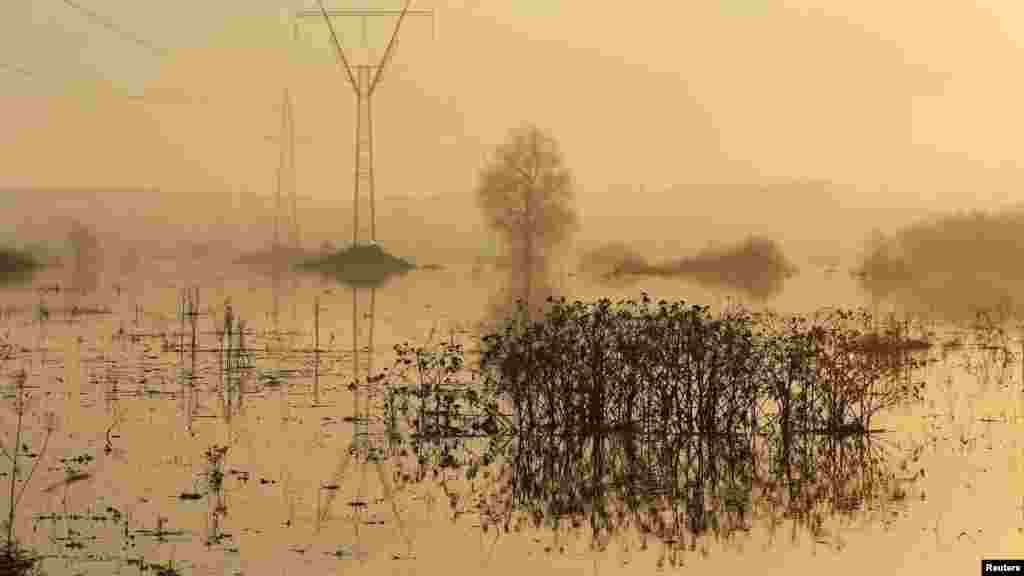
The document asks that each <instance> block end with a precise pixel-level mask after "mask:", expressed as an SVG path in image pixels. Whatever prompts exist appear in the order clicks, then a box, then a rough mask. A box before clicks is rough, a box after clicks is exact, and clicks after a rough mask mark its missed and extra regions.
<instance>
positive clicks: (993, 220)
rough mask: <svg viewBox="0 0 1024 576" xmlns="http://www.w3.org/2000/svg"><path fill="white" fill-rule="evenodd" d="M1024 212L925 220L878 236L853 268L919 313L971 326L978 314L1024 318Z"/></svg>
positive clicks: (878, 292)
mask: <svg viewBox="0 0 1024 576" xmlns="http://www.w3.org/2000/svg"><path fill="white" fill-rule="evenodd" d="M1022 230H1024V209H1021V208H1015V209H1011V210H1003V211H1000V212H994V213H985V212H978V211H974V212H969V213H961V214H949V215H945V216H942V217H939V218H932V219H928V220H923V221H921V222H918V223H915V224H913V225H911V226H908V227H906V228H904V229H902V230H899V231H897V232H896V233H894V234H892V235H889V236H886V235H883V234H881V233H879V232H875V233H874V234H873V235H872V237H871V238H870V240H869V243H868V246H867V250H866V251H865V254H864V256H863V257H862V260H861V263H860V265H859V266H858V267H857V268H856V269H855V270H854V274H855V275H856V276H857V277H858V278H859V282H860V284H861V286H862V287H863V288H864V289H865V290H867V291H868V292H869V293H871V294H872V295H874V296H876V297H880V298H884V297H892V298H894V299H895V301H896V302H897V303H899V304H900V305H902V306H903V307H905V308H907V309H908V310H910V311H913V312H935V313H938V314H939V315H940V316H942V317H943V318H944V319H946V320H952V321H957V322H959V321H971V320H973V319H974V315H975V312H976V311H977V310H978V309H995V308H1006V309H1010V310H1012V312H1013V313H1014V314H1015V315H1017V316H1019V315H1020V314H1022V313H1024V302H1022V301H1021V299H1020V296H1019V295H1020V294H1021V290H1022V289H1024V271H1022V269H1021V268H1020V267H1019V266H1017V264H1016V263H1017V262H1019V261H1020V260H1021V259H1022V258H1024V233H1022Z"/></svg>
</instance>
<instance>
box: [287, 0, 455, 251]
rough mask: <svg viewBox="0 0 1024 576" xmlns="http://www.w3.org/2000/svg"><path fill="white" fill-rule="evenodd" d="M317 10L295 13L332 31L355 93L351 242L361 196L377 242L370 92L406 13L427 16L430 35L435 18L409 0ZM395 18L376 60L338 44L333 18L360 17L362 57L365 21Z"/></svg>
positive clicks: (355, 239)
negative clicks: (397, 6)
mask: <svg viewBox="0 0 1024 576" xmlns="http://www.w3.org/2000/svg"><path fill="white" fill-rule="evenodd" d="M317 4H318V8H317V9H307V10H299V11H297V12H296V13H295V17H296V18H297V19H302V18H323V20H324V21H325V22H326V23H327V27H328V29H329V30H330V32H331V42H332V43H333V45H334V49H335V53H336V55H337V58H338V61H339V62H340V63H341V65H342V68H343V69H344V71H345V75H346V79H347V80H348V83H349V85H350V86H351V87H352V90H353V92H355V95H356V122H355V166H354V183H353V189H352V245H353V246H356V245H358V244H359V205H360V199H361V198H363V197H364V196H368V197H369V206H370V231H369V232H370V244H376V243H377V219H376V216H377V215H376V191H375V180H374V166H373V142H374V141H373V105H372V102H373V95H374V93H375V91H376V90H377V87H378V86H379V85H380V81H381V78H382V77H383V72H384V69H385V68H387V66H388V64H389V63H390V61H391V59H392V57H393V56H394V53H395V46H396V44H397V38H398V32H399V30H401V28H402V23H403V22H404V21H405V19H406V18H407V17H409V16H417V17H422V16H426V17H429V18H430V19H431V24H432V28H431V30H432V35H431V38H433V37H434V36H435V35H436V33H435V30H434V27H436V19H435V15H434V10H433V9H412V7H411V5H412V0H406V1H405V4H404V6H403V7H402V9H401V10H379V9H374V10H368V9H335V10H328V9H326V8H324V5H323V2H322V0H317ZM388 16H391V17H394V16H397V17H398V21H397V23H396V24H395V29H394V31H393V32H392V34H391V37H390V38H389V40H388V43H387V47H386V48H385V49H384V54H383V56H381V57H380V58H379V59H375V58H373V57H366V58H364V59H365V60H366V61H365V62H355V61H353V60H352V59H351V58H349V57H348V56H346V55H345V50H344V49H343V48H342V46H341V39H340V38H339V37H338V34H337V31H336V30H335V28H334V24H333V23H332V21H331V18H332V17H355V18H360V19H361V24H362V47H363V52H364V56H369V54H370V51H369V48H368V46H367V41H366V22H367V20H368V19H369V18H376V17H388Z"/></svg>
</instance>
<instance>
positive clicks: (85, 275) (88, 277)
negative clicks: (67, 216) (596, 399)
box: [68, 221, 102, 293]
mask: <svg viewBox="0 0 1024 576" xmlns="http://www.w3.org/2000/svg"><path fill="white" fill-rule="evenodd" d="M68 243H69V244H70V245H71V259H72V264H71V265H72V269H71V287H72V289H73V290H75V291H78V292H80V293H88V292H92V291H93V290H95V289H96V287H97V286H98V285H99V273H100V265H101V263H102V252H101V249H100V242H99V240H98V239H97V238H96V235H95V234H94V233H93V231H92V230H91V229H89V228H87V227H86V226H84V225H82V224H81V223H79V222H77V221H76V222H72V223H71V232H69V233H68Z"/></svg>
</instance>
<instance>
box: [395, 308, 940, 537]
mask: <svg viewBox="0 0 1024 576" xmlns="http://www.w3.org/2000/svg"><path fill="white" fill-rule="evenodd" d="M548 304H549V306H548V308H547V313H546V315H545V316H544V318H543V319H540V320H538V321H532V322H530V321H526V320H524V316H520V317H519V318H518V319H514V320H513V321H509V322H507V323H506V324H505V326H504V329H503V330H502V331H499V332H497V333H492V334H489V335H487V336H485V337H484V338H483V346H482V356H481V359H480V367H479V373H478V374H477V375H476V376H475V378H476V385H475V386H473V385H471V384H467V383H466V381H465V379H463V378H457V377H454V376H453V374H454V373H456V372H458V371H459V370H460V369H461V367H462V360H461V351H460V350H457V349H444V350H440V351H434V352H431V351H429V350H425V349H416V350H415V351H412V350H411V349H409V350H405V351H404V353H403V350H401V349H400V350H399V352H400V362H399V363H400V364H403V363H404V364H405V365H406V366H411V365H413V364H415V365H416V366H418V367H419V368H420V371H421V373H422V372H423V369H424V368H429V367H431V366H434V367H435V368H437V367H441V368H443V369H442V370H441V373H443V374H444V377H443V378H442V377H435V378H433V379H428V381H429V383H428V384H426V385H421V386H420V387H419V393H416V394H408V393H407V394H404V395H403V394H401V393H398V392H400V391H401V390H410V389H415V387H411V388H410V387H401V386H395V385H393V383H392V384H391V386H392V387H391V389H390V391H391V392H392V394H391V395H390V396H389V398H391V399H393V400H394V401H396V402H397V401H399V400H398V398H402V399H401V400H400V401H401V402H403V403H404V404H403V408H402V411H403V412H404V413H417V414H418V419H416V420H414V421H412V422H411V424H412V427H413V429H415V430H416V432H415V433H414V434H413V437H414V438H415V439H416V443H417V446H416V448H417V450H416V451H417V454H423V453H424V452H425V451H426V450H425V448H424V445H432V446H436V447H439V448H440V451H441V453H442V454H443V455H444V458H442V459H437V460H425V459H423V458H422V457H420V462H419V463H420V465H421V467H422V466H428V467H430V466H433V467H434V474H435V475H436V473H437V470H438V469H443V468H452V467H460V466H462V467H465V468H467V478H472V477H475V475H476V473H477V472H478V471H479V469H480V467H481V466H484V467H486V466H488V465H489V464H491V463H492V462H494V461H495V459H497V458H500V459H501V462H502V464H503V465H504V466H505V469H506V471H507V472H508V473H509V479H508V482H509V485H508V490H505V489H501V488H499V489H497V490H495V491H494V492H492V493H490V494H489V495H488V496H487V498H489V499H490V500H491V504H490V508H489V509H491V510H502V509H503V510H504V512H503V513H502V514H501V515H500V518H495V519H492V521H494V522H497V521H499V520H501V521H503V522H504V523H505V525H506V527H507V526H508V525H509V523H510V522H511V520H512V518H513V517H514V516H516V515H517V514H519V513H523V514H526V515H527V517H529V518H533V520H534V523H535V524H539V523H540V519H542V518H548V519H549V520H550V521H551V522H553V523H554V525H557V524H558V522H559V519H566V520H569V521H570V522H571V523H573V525H578V524H582V523H583V522H584V521H586V522H588V523H589V525H590V528H591V530H592V532H593V536H594V537H595V538H597V537H598V535H599V534H601V533H608V532H612V531H616V530H619V529H624V528H626V527H629V526H634V527H637V528H638V529H640V531H641V532H642V533H646V532H651V531H656V532H659V533H660V534H661V536H662V539H663V540H664V541H666V542H670V541H671V542H681V541H682V538H683V537H684V535H686V534H689V535H690V536H691V545H692V542H693V538H696V537H698V536H699V535H701V534H703V533H705V532H707V531H713V532H715V533H716V534H719V535H728V534H732V533H734V532H738V531H745V530H747V529H748V527H749V522H750V521H751V519H752V518H753V517H754V516H755V515H759V516H761V517H774V515H777V514H783V515H786V516H788V517H792V518H796V519H799V520H800V522H803V523H805V525H807V526H808V527H811V528H813V524H814V522H816V521H817V520H816V519H820V516H821V514H822V513H823V511H822V509H821V504H822V503H824V504H825V505H826V506H827V507H828V508H829V510H831V511H832V512H845V513H851V512H852V511H853V510H855V509H858V508H859V506H861V505H862V504H863V503H864V502H866V501H867V500H868V499H871V498H875V497H881V496H880V495H882V494H885V493H886V488H885V486H887V481H888V480H891V475H892V474H891V472H889V471H888V470H886V469H885V468H884V467H883V466H882V465H881V464H882V462H881V460H879V459H878V458H877V455H875V456H872V457H870V458H869V457H868V455H869V454H870V452H871V451H870V450H866V449H865V447H866V446H867V444H868V443H869V442H870V435H871V434H873V433H875V432H878V431H877V430H873V429H872V426H871V424H872V417H873V416H875V415H876V414H877V413H878V412H879V411H881V410H883V409H885V408H889V407H892V406H895V405H898V404H901V403H905V402H912V401H916V400H919V399H920V397H921V388H920V387H919V385H916V384H912V383H910V381H909V380H908V379H906V378H904V377H901V376H902V375H904V374H905V371H906V370H908V369H910V368H913V367H914V366H916V361H915V359H914V357H913V356H912V355H910V354H909V353H907V350H908V349H910V348H911V346H909V345H906V342H905V341H904V340H905V335H903V334H902V333H899V332H893V333H888V334H886V335H885V336H884V337H882V338H884V342H886V346H884V347H882V348H878V347H872V346H865V341H866V340H865V337H866V336H865V335H867V334H871V331H870V330H869V329H868V327H869V326H871V325H872V322H871V318H870V317H869V315H868V314H867V313H866V312H863V311H860V312H850V311H840V310H824V311H821V312H819V313H818V314H815V315H813V316H811V317H782V316H778V315H774V314H754V313H750V312H747V311H744V310H732V311H729V312H726V313H724V314H722V315H719V316H712V315H711V314H710V312H709V309H708V308H707V307H703V306H692V305H686V304H685V303H682V302H673V303H669V302H665V301H660V302H658V303H657V304H654V303H652V302H651V300H650V299H649V298H648V297H647V296H646V295H645V296H644V297H643V298H642V299H641V300H640V301H633V300H627V301H622V302H619V303H618V304H613V303H612V302H611V301H610V300H601V301H598V302H596V303H583V302H574V303H568V302H566V301H565V300H558V301H555V300H551V301H549V302H548ZM894 351H898V352H899V353H894ZM410 352H413V353H412V354H410ZM453 355H454V356H457V357H458V361H454V360H452V359H451V358H450V357H451V356H453ZM446 358H447V359H446ZM410 402H412V404H413V405H414V407H413V408H411V409H410V407H409V403H410ZM392 405H394V404H392ZM499 406H502V407H504V408H506V409H508V410H510V411H511V414H510V417H509V418H508V419H507V424H506V426H505V427H504V428H503V427H502V426H495V425H494V424H497V422H493V421H494V420H497V419H498V418H499V417H500V416H501V414H500V412H499V411H498V407H499ZM473 414H477V415H478V416H476V418H477V422H480V421H483V422H485V423H487V422H488V421H491V422H492V423H491V426H490V430H489V431H488V430H483V433H480V430H475V431H474V432H475V434H468V432H469V430H467V426H465V425H464V424H460V425H453V423H456V422H462V423H465V422H470V421H472V420H473V417H474V416H473ZM431 422H432V424H431ZM480 428H481V429H482V428H483V425H481V426H480ZM472 435H475V436H483V437H487V438H489V439H490V440H491V441H492V442H491V444H490V446H489V448H488V449H486V450H468V449H467V450H464V451H463V452H461V453H457V452H458V448H459V444H458V441H459V439H460V438H463V439H464V438H465V437H466V436H472ZM508 440H511V442H509V441H508ZM843 445H845V446H847V448H846V451H845V452H844V453H845V454H846V456H844V457H843V458H842V459H838V460H837V459H836V458H835V454H836V452H835V451H836V450H837V449H840V448H839V446H843ZM495 446H500V447H501V448H499V449H496V448H495ZM480 454H483V457H481V456H479V455H480ZM858 454H859V455H860V456H859V457H858V456H857V455H858ZM425 476H426V474H424V473H422V472H421V473H420V474H419V477H420V478H423V477H425ZM758 503H760V506H761V507H760V508H758V509H757V514H755V508H756V506H755V504H758ZM655 509H664V510H667V511H668V516H665V514H664V513H662V512H657V513H655V512H654V510H655ZM659 526H660V527H659Z"/></svg>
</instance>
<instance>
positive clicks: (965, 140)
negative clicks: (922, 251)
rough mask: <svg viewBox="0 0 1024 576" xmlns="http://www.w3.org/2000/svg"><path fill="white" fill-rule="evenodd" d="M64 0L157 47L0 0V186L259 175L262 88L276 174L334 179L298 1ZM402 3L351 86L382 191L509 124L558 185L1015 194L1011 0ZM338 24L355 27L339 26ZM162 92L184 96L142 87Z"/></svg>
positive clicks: (328, 121) (346, 152) (437, 166)
mask: <svg viewBox="0 0 1024 576" xmlns="http://www.w3.org/2000/svg"><path fill="white" fill-rule="evenodd" d="M81 4H82V5H84V6H88V7H90V8H92V9H94V10H95V11H97V12H99V13H102V14H104V15H108V16H110V17H111V18H112V19H114V20H116V21H117V22H118V23H119V24H120V25H121V26H122V27H123V28H125V29H127V30H131V31H132V32H134V33H135V34H137V35H138V36H140V37H143V38H145V39H147V40H149V41H150V42H152V43H153V44H155V45H159V46H162V47H166V48H167V50H168V55H167V56H166V57H164V58H157V57H154V56H152V55H150V54H148V53H146V51H145V50H143V49H142V48H140V47H138V46H136V45H134V44H131V43H130V42H127V41H125V40H124V39H122V38H119V37H118V36H116V35H115V34H113V33H111V32H109V31H108V30H105V29H103V28H100V27H98V26H96V25H94V24H92V23H90V22H88V21H86V20H85V19H84V18H83V17H82V16H81V15H80V14H79V13H77V12H75V11H74V10H73V9H71V8H70V7H69V6H68V5H66V4H65V3H63V2H60V1H58V0H31V1H30V2H29V1H21V2H9V3H3V7H0V49H2V50H0V53H3V54H5V56H4V59H5V60H4V63H5V64H8V65H17V66H20V67H22V68H23V69H25V70H29V71H31V73H32V74H33V78H27V77H24V76H23V75H20V74H17V73H12V72H10V71H9V70H8V71H2V70H0V103H2V104H3V110H4V112H3V114H4V116H3V120H4V122H3V124H4V126H5V129H4V130H2V131H0V153H2V154H3V157H4V158H5V163H4V164H5V166H4V170H2V171H0V186H2V185H12V184H26V183H27V184H39V185H71V184H81V185H105V184H116V185H133V184H135V183H139V184H144V185H162V186H163V187H166V188H170V189H174V188H177V187H180V188H195V189H204V188H206V187H211V186H213V187H228V188H231V189H237V188H239V187H242V186H245V187H247V188H248V189H250V190H252V191H257V192H269V190H270V188H271V182H272V178H273V175H274V166H275V165H276V154H277V150H276V147H275V145H274V144H272V143H270V142H268V141H267V140H266V137H267V136H274V135H276V133H277V130H278V125H279V117H278V114H279V112H278V110H277V106H279V103H280V100H281V97H282V91H283V89H284V88H285V87H287V88H289V90H290V91H291V94H292V95H293V98H294V103H295V109H296V122H297V131H298V132H299V134H300V136H302V137H304V138H306V139H307V142H306V143H304V144H301V145H300V148H299V154H298V170H299V187H300V193H303V194H308V195H312V196H325V195H333V194H343V195H347V194H350V190H351V161H352V160H351V157H352V146H353V136H352V126H353V118H354V98H353V95H352V91H351V89H350V88H348V87H347V86H346V84H345V82H344V76H343V74H342V72H341V70H340V68H339V66H338V65H337V63H336V62H335V60H334V56H333V54H332V53H331V51H330V48H329V45H328V44H327V41H326V38H327V35H326V34H327V33H326V28H325V26H324V24H323V22H322V21H317V20H307V21H304V22H303V23H302V26H301V28H300V35H299V38H298V39H297V40H296V39H295V38H294V37H293V34H292V28H291V26H290V24H289V19H288V18H287V14H288V13H289V10H290V9H294V8H297V7H301V6H302V2H299V1H296V2H292V3H288V2H268V1H262V0H261V1H254V2H233V1H226V0H225V1H223V2H216V3H211V2H202V1H200V0H182V1H180V2H175V3H162V4H151V3H133V2H128V1H127V0H89V1H88V2H86V1H83V2H82V3H81ZM314 5H315V4H314ZM327 5H328V6H330V7H342V6H351V5H359V6H369V7H387V8H395V7H397V6H398V2H395V1H394V0H390V1H387V2H371V1H368V0H363V1H362V2H356V3H354V4H352V3H349V4H344V3H341V2H335V3H332V2H327ZM416 7H420V8H435V9H436V10H437V11H438V15H439V19H438V22H437V24H438V26H437V33H438V34H437V36H436V37H435V38H433V39H432V38H431V28H430V25H429V23H427V22H426V21H417V20H410V21H408V22H407V23H406V27H405V28H403V30H402V34H401V36H400V38H401V44H400V49H399V51H398V52H397V55H396V58H395V60H394V62H393V66H392V67H391V68H390V69H388V70H387V75H386V77H385V80H384V81H383V82H382V84H381V87H380V90H379V92H378V93H377V95H376V97H375V99H374V105H375V122H376V138H377V145H376V154H377V172H378V176H377V178H378V190H379V191H380V193H381V194H383V195H400V194H411V195H428V194H438V193H450V192H459V193H461V192H465V191H468V190H469V189H470V188H471V186H472V183H473V181H474V177H475V172H476V170H477V168H478V166H479V165H480V162H481V161H482V159H483V158H484V156H485V155H486V154H487V152H488V151H489V150H490V149H491V148H493V146H494V145H495V144H496V143H497V142H499V141H500V140H501V139H502V138H503V137H504V135H505V132H506V131H507V130H508V129H509V128H511V127H512V126H514V125H516V124H518V123H520V122H523V121H531V122H535V123H537V124H538V125H540V126H541V127H543V128H545V129H548V130H550V131H551V133H552V134H553V135H554V136H555V137H556V138H557V139H559V141H560V142H561V143H562V146H563V149H564V152H565V154H566V158H567V161H568V162H569V164H570V166H571V167H572V168H573V169H574V171H575V173H576V176H577V179H578V182H579V187H580V202H581V204H582V205H584V206H586V205H587V204H588V203H589V204H591V205H597V204H603V202H602V201H601V198H604V197H607V196H608V192H609V190H612V189H621V188H622V187H623V186H629V187H632V188H634V189H645V190H652V191H656V190H661V189H664V188H666V187H669V186H671V185H673V184H676V183H690V182H747V181H754V180H762V179H769V180H778V179H791V178H824V179H830V180H833V181H836V182H839V183H842V184H847V185H852V186H854V187H855V188H856V189H857V191H858V192H857V194H856V197H851V198H850V199H849V202H851V203H856V204H858V205H864V204H868V205H870V204H872V203H883V204H884V203H895V204H899V205H901V206H905V205H915V204H917V203H920V202H927V203H928V204H929V205H930V206H933V205H936V204H941V205H943V206H946V205H948V206H962V205H967V204H971V203H974V202H977V203H980V204H984V205H988V204H990V203H992V202H1001V201H1016V200H1020V199H1021V194H1020V192H1019V191H1018V188H1019V186H1020V184H1021V182H1022V178H1021V167H1020V165H1019V162H1018V157H1019V152H1018V151H1019V150H1020V149H1021V146H1020V140H1021V136H1020V135H1021V134H1022V133H1024V131H1022V128H1024V126H1022V124H1024V123H1022V119H1021V114H1020V112H1019V106H1018V104H1017V103H1018V102H1020V101H1021V100H1022V96H1024V89H1022V85H1021V84H1022V81H1021V80H1020V78H1021V76H1020V75H1019V74H1017V73H1016V70H1017V69H1018V65H1019V63H1020V62H1021V60H1022V56H1024V53H1022V51H1021V47H1020V44H1021V42H1022V40H1021V39H1022V38H1024V5H1021V4H1020V3H1019V2H1014V1H1010V0H1006V1H998V0H978V1H976V2H956V3H952V2H946V3H935V2H926V1H923V0H905V1H903V2H887V1H881V0H863V1H860V2H832V1H829V2H825V1H816V2H815V1H809V0H807V1H798V0H694V1H692V2H661V1H650V2H645V3H643V5H642V6H638V5H637V3H629V4H627V3H611V2H602V3H596V2H584V1H582V0H563V1H561V2H554V1H551V0H547V1H542V0H535V1H528V0H516V1H511V0H507V1H499V0H489V1H487V2H484V1H471V0H466V1H463V2H457V1H452V2H449V3H441V2H434V3H430V2H426V1H423V2H419V3H417V4H416ZM392 24H393V21H391V20H387V19H381V20H379V21H377V26H371V27H370V29H369V33H368V44H369V45H371V46H383V44H384V42H385V40H386V35H387V27H388V26H391V25H392ZM341 31H342V37H343V42H344V43H345V45H346V47H348V48H351V49H355V48H358V46H359V44H360V38H359V33H358V28H357V27H355V25H354V24H353V23H349V24H348V25H347V26H343V27H342V29H341ZM104 85H105V87H99V86H104ZM143 92H145V93H146V94H148V95H149V98H150V99H149V100H148V101H138V100H126V99H124V98H119V97H117V96H116V95H117V94H140V93H143ZM172 94H177V95H180V96H184V97H186V98H188V102H191V103H178V104H172V103H167V102H162V100H168V99H170V98H171V95H172ZM179 100H180V98H179ZM204 173H205V174H208V175H209V178H206V177H203V176H201V174H204Z"/></svg>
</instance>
